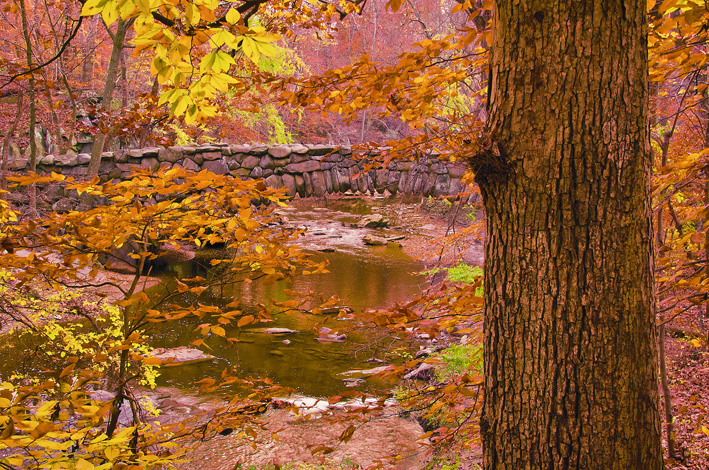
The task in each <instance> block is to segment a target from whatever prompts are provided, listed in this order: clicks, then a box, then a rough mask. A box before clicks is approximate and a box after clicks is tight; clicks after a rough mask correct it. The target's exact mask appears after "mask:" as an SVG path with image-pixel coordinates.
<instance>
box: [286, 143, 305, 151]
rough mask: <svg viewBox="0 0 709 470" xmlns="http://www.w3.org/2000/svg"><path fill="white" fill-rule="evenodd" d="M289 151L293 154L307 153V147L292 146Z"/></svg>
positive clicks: (301, 145) (300, 145)
mask: <svg viewBox="0 0 709 470" xmlns="http://www.w3.org/2000/svg"><path fill="white" fill-rule="evenodd" d="M290 149H291V152H293V153H308V147H306V146H305V145H303V144H292V145H291V146H290Z"/></svg>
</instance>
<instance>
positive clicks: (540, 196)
mask: <svg viewBox="0 0 709 470" xmlns="http://www.w3.org/2000/svg"><path fill="white" fill-rule="evenodd" d="M646 5H647V3H646V1H645V0H589V1H585V2H579V1H576V0H566V1H556V0H555V1H552V0H527V1H522V0H498V1H497V2H496V10H495V18H494V27H493V39H492V46H491V65H490V67H491V80H492V83H491V84H490V89H491V93H490V100H491V101H490V115H489V118H488V128H489V129H490V139H491V141H490V143H487V144H485V143H484V144H483V146H482V148H483V151H481V152H480V153H478V155H477V156H476V157H472V158H471V164H472V166H473V169H474V170H476V180H477V182H478V184H479V185H480V188H481V192H482V194H483V199H484V203H485V212H486V218H487V236H486V241H485V286H484V289H485V340H484V347H485V403H484V407H483V415H482V418H481V432H482V436H483V455H484V468H485V469H486V470H522V469H529V470H532V469H584V470H598V469H604V470H613V469H617V470H621V469H622V470H633V469H637V470H660V469H662V468H663V462H662V451H661V445H660V443H661V429H660V412H659V394H658V374H657V335H656V330H655V306H654V298H653V287H654V279H653V251H652V241H653V236H652V220H651V210H650V209H651V204H650V172H651V168H652V161H651V157H650V148H649V139H648V137H649V136H648V92H647V86H648V84H647V75H648V61H647V27H646V11H645V10H646Z"/></svg>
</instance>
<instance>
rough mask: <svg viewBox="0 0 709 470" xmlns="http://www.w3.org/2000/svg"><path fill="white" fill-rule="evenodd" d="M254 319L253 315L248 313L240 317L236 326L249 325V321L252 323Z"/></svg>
mask: <svg viewBox="0 0 709 470" xmlns="http://www.w3.org/2000/svg"><path fill="white" fill-rule="evenodd" d="M253 321H254V316H253V315H246V316H245V317H242V318H239V321H238V322H236V326H238V327H239V328H241V327H242V326H245V325H248V324H249V323H252V322H253Z"/></svg>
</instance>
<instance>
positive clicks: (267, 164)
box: [259, 154, 276, 170]
mask: <svg viewBox="0 0 709 470" xmlns="http://www.w3.org/2000/svg"><path fill="white" fill-rule="evenodd" d="M259 166H260V167H261V168H263V169H264V170H266V169H269V170H273V169H274V168H276V163H275V162H274V161H273V159H272V158H271V157H270V156H269V155H268V154H266V155H264V156H263V157H261V161H260V162H259Z"/></svg>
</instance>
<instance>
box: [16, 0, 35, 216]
mask: <svg viewBox="0 0 709 470" xmlns="http://www.w3.org/2000/svg"><path fill="white" fill-rule="evenodd" d="M20 16H21V17H22V35H23V36H24V39H25V58H26V60H27V69H28V70H31V69H32V67H33V61H32V41H31V40H30V27H29V24H28V22H27V7H26V6H25V1H24V0H20ZM27 96H28V98H29V101H30V115H29V120H30V122H29V131H28V132H29V139H30V155H29V164H30V171H34V172H36V171H37V138H36V136H35V133H36V126H37V103H36V96H35V80H34V75H32V74H30V76H29V79H28V93H27ZM29 192H30V209H31V210H32V211H33V212H35V213H36V212H37V187H36V186H35V185H34V184H31V185H30V187H29Z"/></svg>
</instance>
